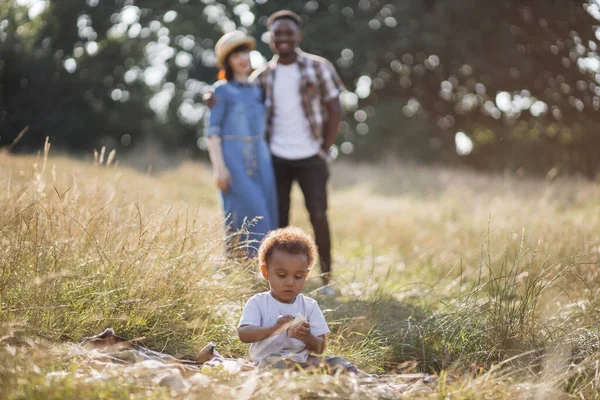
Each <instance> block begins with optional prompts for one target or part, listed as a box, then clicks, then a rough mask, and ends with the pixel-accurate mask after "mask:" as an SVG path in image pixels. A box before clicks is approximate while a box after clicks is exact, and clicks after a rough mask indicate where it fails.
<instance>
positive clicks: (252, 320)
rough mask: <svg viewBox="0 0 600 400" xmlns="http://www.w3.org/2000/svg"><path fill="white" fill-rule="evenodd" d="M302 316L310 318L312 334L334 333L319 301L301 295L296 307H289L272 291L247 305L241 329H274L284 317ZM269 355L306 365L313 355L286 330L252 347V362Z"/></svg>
mask: <svg viewBox="0 0 600 400" xmlns="http://www.w3.org/2000/svg"><path fill="white" fill-rule="evenodd" d="M298 314H300V315H302V316H303V317H304V318H306V321H307V322H308V323H309V324H310V333H311V334H312V335H314V336H321V335H325V334H328V333H330V331H329V328H328V327H327V322H325V317H323V312H321V309H320V308H319V305H318V304H317V302H316V301H315V300H313V299H311V298H310V297H306V296H303V295H301V294H299V295H298V296H296V300H295V301H294V302H293V303H292V304H286V303H282V302H280V301H278V300H275V298H274V297H273V296H272V295H271V292H270V291H269V292H263V293H258V294H256V295H254V296H252V297H250V299H249V300H248V302H247V303H246V305H245V306H244V311H243V312H242V317H241V318H240V323H239V324H238V328H239V327H240V326H243V325H252V326H272V325H274V324H275V322H276V321H277V318H278V317H280V316H282V315H291V316H293V317H295V316H297V315H298ZM269 355H277V356H282V357H284V358H286V359H289V360H291V361H294V362H299V363H303V362H306V360H307V358H308V355H309V352H308V350H307V348H306V345H305V344H304V342H302V341H301V340H298V339H292V338H289V337H288V336H287V334H286V332H285V331H284V332H282V333H280V334H278V335H275V336H272V337H269V338H267V339H265V340H261V341H260V342H256V343H252V344H251V345H250V358H251V359H252V361H254V362H259V361H261V360H262V359H263V358H265V357H267V356H269Z"/></svg>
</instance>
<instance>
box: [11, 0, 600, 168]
mask: <svg viewBox="0 0 600 400" xmlns="http://www.w3.org/2000/svg"><path fill="white" fill-rule="evenodd" d="M23 1H24V0H10V1H8V2H6V3H4V4H3V5H0V21H2V22H1V25H0V27H1V28H0V59H1V60H2V62H1V64H0V65H1V66H0V132H2V134H1V135H0V136H3V138H2V139H1V140H2V142H1V143H5V142H6V141H9V140H11V138H12V137H14V136H16V134H17V133H18V132H19V131H20V130H21V129H22V128H23V127H24V126H25V125H30V126H31V128H32V130H31V132H32V133H30V134H28V135H27V137H26V139H27V141H26V142H24V145H25V146H27V145H28V146H30V147H34V148H37V147H39V143H41V141H42V140H43V137H44V136H46V135H50V136H51V137H52V138H53V141H54V142H55V143H56V145H58V146H63V147H67V148H73V149H89V148H90V147H91V146H98V145H100V144H103V143H104V144H109V145H110V146H125V145H126V144H128V143H129V142H131V144H132V145H135V144H137V143H139V142H140V141H142V140H152V141H155V142H157V143H159V144H160V145H161V146H163V147H164V148H165V149H170V150H174V149H181V148H185V149H186V150H187V151H189V152H197V151H198V148H197V146H196V142H197V139H198V138H199V135H201V131H202V129H201V119H202V118H203V116H204V114H205V110H204V109H203V108H202V106H201V104H200V96H201V95H202V93H203V92H204V91H205V90H206V88H207V85H208V84H210V83H212V82H213V80H214V76H215V74H216V70H215V68H214V54H213V53H212V48H213V46H214V43H215V41H216V40H217V39H218V37H220V35H221V34H222V33H223V32H224V31H228V30H231V29H233V28H235V27H238V28H239V29H245V30H247V31H249V32H250V33H251V34H253V35H254V36H255V37H257V38H258V39H259V48H258V50H259V51H260V52H261V53H262V54H263V55H264V56H265V57H267V58H269V57H270V56H271V53H270V50H269V48H268V45H267V43H265V42H264V41H262V40H260V39H262V38H264V33H265V31H266V27H265V22H266V18H267V16H268V15H269V14H271V13H272V12H274V11H276V10H278V9H279V8H280V7H281V3H278V2H274V1H265V0H260V1H256V0H255V1H252V0H247V1H240V0H231V1H210V0H203V1H194V0H180V1H178V2H173V1H165V0H148V1H144V2H139V1H132V0H111V1H102V2H100V1H97V0H87V1H86V2H83V1H76V0H68V1H58V0H52V1H49V2H48V3H46V4H48V6H47V7H46V9H45V10H43V12H42V13H41V14H39V15H35V12H31V9H29V10H28V9H27V8H26V7H25V6H23V5H19V4H22V3H23ZM29 1H31V2H33V4H35V3H36V0H29ZM34 7H35V6H34ZM286 7H288V8H290V9H292V10H294V11H296V12H298V13H299V14H301V15H302V16H303V18H304V20H305V21H306V24H305V27H304V41H303V47H304V48H305V49H306V50H308V51H310V52H313V53H316V54H321V55H323V56H325V57H326V58H328V59H330V60H332V61H333V62H334V63H335V64H336V65H337V67H338V70H339V71H340V75H341V76H342V79H343V80H344V82H345V83H346V85H347V87H348V89H349V92H348V93H346V94H345V95H344V98H343V100H344V104H345V107H346V109H347V111H348V118H347V119H346V123H344V124H342V135H341V138H340V144H342V143H343V144H344V147H343V148H342V149H343V150H344V151H345V152H346V153H352V154H353V156H354V157H357V158H376V157H378V156H379V155H380V154H382V152H391V153H392V154H395V155H397V156H400V157H412V158H416V159H420V160H425V161H436V160H444V161H446V162H467V163H470V164H472V165H476V166H479V167H485V168H505V167H509V168H513V169H517V168H520V167H523V168H525V169H528V170H532V171H537V172H546V171H548V170H549V169H550V168H552V167H555V166H559V167H560V168H562V169H564V170H566V171H581V172H584V173H585V174H587V175H589V176H593V175H594V174H596V173H597V172H598V166H599V165H600V159H599V158H598V155H596V154H595V152H594V151H593V149H595V148H597V147H598V145H599V141H600V138H599V135H598V134H596V132H598V127H599V126H598V122H597V121H596V119H597V117H596V113H597V111H598V109H600V88H599V87H598V84H599V83H598V82H596V79H597V76H600V75H597V74H599V73H600V61H599V58H598V54H597V44H596V40H597V39H596V27H595V25H596V24H597V18H600V7H599V6H598V4H597V3H595V2H592V3H589V4H587V3H581V2H576V1H543V0H525V1H517V0H501V1H497V2H492V3H489V2H478V1H475V0H435V1H432V0H423V1H420V2H408V1H407V2H386V1H382V0H360V1H355V0H352V1H350V0H332V1H324V0H319V1H317V0H311V1H299V0H290V1H288V2H286ZM598 79H600V78H598ZM457 132H464V138H468V139H465V141H464V142H465V143H466V145H467V147H466V148H464V149H459V150H460V151H461V152H462V153H464V154H465V155H462V156H461V155H459V154H458V153H457V151H456V141H455V135H456V133H457ZM460 137H461V138H462V137H463V136H460ZM200 144H201V143H200ZM471 145H472V150H471V151H470V152H469V150H470V148H469V146H471ZM466 153H469V154H466Z"/></svg>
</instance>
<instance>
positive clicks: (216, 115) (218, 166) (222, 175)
mask: <svg viewBox="0 0 600 400" xmlns="http://www.w3.org/2000/svg"><path fill="white" fill-rule="evenodd" d="M215 94H216V95H218V96H219V99H220V101H218V102H217V103H216V104H214V106H213V107H212V108H211V110H210V116H209V118H208V124H207V127H206V135H207V136H208V155H209V156H210V162H211V164H212V167H213V175H214V177H215V181H216V184H217V187H218V188H219V189H220V190H223V191H227V190H228V189H229V186H230V185H231V174H230V172H229V169H228V168H227V165H226V164H225V159H224V158H223V148H222V146H221V141H222V139H221V135H222V134H223V132H222V129H223V123H224V121H225V116H226V113H227V100H226V90H225V88H224V87H223V86H218V87H217V88H216V89H215Z"/></svg>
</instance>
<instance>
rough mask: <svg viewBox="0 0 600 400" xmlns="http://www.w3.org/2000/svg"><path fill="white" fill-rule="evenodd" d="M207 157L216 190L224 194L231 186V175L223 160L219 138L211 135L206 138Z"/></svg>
mask: <svg viewBox="0 0 600 400" xmlns="http://www.w3.org/2000/svg"><path fill="white" fill-rule="evenodd" d="M208 155H209V157H210V162H211V164H212V167H213V175H214V177H215V181H216V183H217V188H219V190H222V191H224V192H226V191H227V190H229V186H231V173H230V172H229V169H228V168H227V165H226V164H225V160H224V159H223V148H222V147H221V137H220V136H217V135H211V136H209V137H208Z"/></svg>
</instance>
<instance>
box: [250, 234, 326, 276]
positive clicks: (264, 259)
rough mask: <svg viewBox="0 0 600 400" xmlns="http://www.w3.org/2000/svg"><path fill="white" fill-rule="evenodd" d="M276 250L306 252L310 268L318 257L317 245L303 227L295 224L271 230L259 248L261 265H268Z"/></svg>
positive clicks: (293, 252) (291, 252) (292, 252)
mask: <svg viewBox="0 0 600 400" xmlns="http://www.w3.org/2000/svg"><path fill="white" fill-rule="evenodd" d="M275 250H281V251H285V252H286V253H290V254H304V255H306V258H307V259H308V268H309V269H310V268H311V267H312V266H313V265H314V263H315V260H316V259H317V245H316V244H315V241H314V240H313V238H312V237H310V236H309V235H308V234H307V233H306V232H304V231H303V230H302V229H300V228H297V227H295V226H288V227H287V228H281V229H276V230H274V231H271V232H269V233H268V234H267V236H265V238H264V239H263V242H262V244H261V245H260V248H259V249H258V260H259V262H260V265H266V266H268V262H269V259H270V258H271V256H272V255H273V252H274V251H275Z"/></svg>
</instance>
